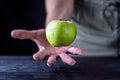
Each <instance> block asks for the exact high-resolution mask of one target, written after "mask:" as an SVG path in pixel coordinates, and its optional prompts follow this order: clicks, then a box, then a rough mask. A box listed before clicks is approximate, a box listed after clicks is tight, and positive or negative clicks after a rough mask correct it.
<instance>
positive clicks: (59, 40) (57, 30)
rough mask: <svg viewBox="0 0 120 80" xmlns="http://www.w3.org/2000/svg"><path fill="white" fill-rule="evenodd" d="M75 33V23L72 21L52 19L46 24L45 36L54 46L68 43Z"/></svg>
mask: <svg viewBox="0 0 120 80" xmlns="http://www.w3.org/2000/svg"><path fill="white" fill-rule="evenodd" d="M76 34H77V29H76V25H75V23H73V22H72V21H63V20H52V21H50V22H49V23H48V24H47V26H46V38H47V40H48V42H49V43H50V44H51V46H54V47H61V46H68V45H70V44H71V43H72V42H73V41H74V40H75V38H76Z"/></svg>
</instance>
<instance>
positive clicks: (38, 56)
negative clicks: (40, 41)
mask: <svg viewBox="0 0 120 80" xmlns="http://www.w3.org/2000/svg"><path fill="white" fill-rule="evenodd" d="M46 56H47V54H46V53H43V52H40V51H38V52H37V53H35V54H34V55H33V59H34V60H42V59H44V58H45V57H46Z"/></svg>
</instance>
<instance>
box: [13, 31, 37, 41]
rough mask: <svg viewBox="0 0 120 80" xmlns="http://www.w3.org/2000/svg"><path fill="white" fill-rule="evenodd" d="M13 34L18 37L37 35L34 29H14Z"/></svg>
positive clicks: (28, 37) (24, 37)
mask: <svg viewBox="0 0 120 80" xmlns="http://www.w3.org/2000/svg"><path fill="white" fill-rule="evenodd" d="M11 36H12V37H13V38H17V39H30V38H33V37H34V36H35V33H34V32H32V31H28V30H23V29H19V30H13V31H12V32H11Z"/></svg>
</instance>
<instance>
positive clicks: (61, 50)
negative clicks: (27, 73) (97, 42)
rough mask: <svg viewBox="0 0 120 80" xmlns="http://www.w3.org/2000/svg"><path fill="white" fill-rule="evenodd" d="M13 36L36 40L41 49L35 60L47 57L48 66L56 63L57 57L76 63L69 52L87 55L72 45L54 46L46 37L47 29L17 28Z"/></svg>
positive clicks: (71, 63)
mask: <svg viewBox="0 0 120 80" xmlns="http://www.w3.org/2000/svg"><path fill="white" fill-rule="evenodd" d="M11 36H12V37H13V38H17V39H30V40H32V41H34V42H35V43H36V45H37V46H38V48H39V51H38V52H37V53H35V54H34V55H33V58H34V59H35V60H42V59H44V58H46V57H47V58H48V60H47V65H48V66H52V65H54V64H55V62H56V58H57V57H60V58H61V60H62V61H63V62H64V63H67V64H68V65H71V66H73V65H75V63H76V61H75V60H74V59H73V58H72V57H71V56H69V55H68V54H67V52H70V53H71V54H78V55H86V52H85V51H84V50H82V49H80V48H75V47H72V46H63V47H52V46H51V45H50V44H49V43H48V41H47V39H46V36H45V29H39V30H32V31H28V30H23V29H17V30H13V31H12V32H11Z"/></svg>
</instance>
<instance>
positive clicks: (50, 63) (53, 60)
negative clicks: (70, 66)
mask: <svg viewBox="0 0 120 80" xmlns="http://www.w3.org/2000/svg"><path fill="white" fill-rule="evenodd" d="M55 63H56V56H55V55H52V56H50V57H49V58H48V60H47V65H48V66H49V67H51V66H53V65H54V64H55Z"/></svg>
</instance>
